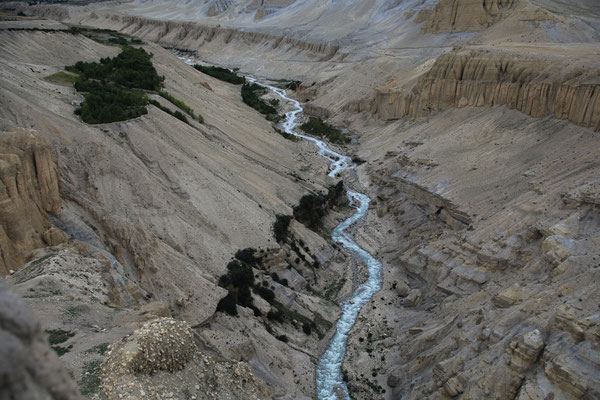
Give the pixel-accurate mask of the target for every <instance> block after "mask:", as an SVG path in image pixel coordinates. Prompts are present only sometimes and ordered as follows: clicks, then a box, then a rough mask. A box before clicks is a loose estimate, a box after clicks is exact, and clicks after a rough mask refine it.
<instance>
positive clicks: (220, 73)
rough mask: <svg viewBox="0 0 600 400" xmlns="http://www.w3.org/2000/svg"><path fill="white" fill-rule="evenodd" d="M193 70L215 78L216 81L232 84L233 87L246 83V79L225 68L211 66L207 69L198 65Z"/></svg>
mask: <svg viewBox="0 0 600 400" xmlns="http://www.w3.org/2000/svg"><path fill="white" fill-rule="evenodd" d="M194 68H196V69H197V70H198V71H200V72H202V73H204V74H206V75H210V76H212V77H213V78H217V79H219V80H222V81H225V82H229V83H233V84H234V85H242V84H244V83H246V78H244V77H243V76H240V75H238V74H236V73H235V72H233V71H231V70H229V69H227V68H221V67H212V66H211V67H209V66H204V65H198V64H196V65H194Z"/></svg>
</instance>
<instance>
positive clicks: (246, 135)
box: [0, 21, 351, 398]
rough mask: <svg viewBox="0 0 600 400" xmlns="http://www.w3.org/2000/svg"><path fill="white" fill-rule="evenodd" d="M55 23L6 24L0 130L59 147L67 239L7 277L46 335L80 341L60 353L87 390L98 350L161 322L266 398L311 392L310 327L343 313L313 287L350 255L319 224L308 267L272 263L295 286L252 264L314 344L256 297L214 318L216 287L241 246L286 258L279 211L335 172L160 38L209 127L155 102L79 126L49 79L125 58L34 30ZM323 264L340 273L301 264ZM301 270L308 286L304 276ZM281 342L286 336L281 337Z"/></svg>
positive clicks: (60, 87)
mask: <svg viewBox="0 0 600 400" xmlns="http://www.w3.org/2000/svg"><path fill="white" fill-rule="evenodd" d="M46 23H47V22H45V21H31V22H29V24H30V25H29V26H28V27H27V30H8V29H7V28H8V27H10V26H11V25H10V24H9V23H6V25H5V27H6V29H1V30H0V35H1V37H2V40H1V41H0V42H1V43H2V45H1V47H2V48H1V51H0V54H1V55H2V56H1V57H0V64H1V68H0V71H1V72H0V79H1V82H2V83H1V85H0V87H1V88H2V89H1V90H0V104H1V111H0V126H1V127H2V128H3V129H6V130H11V129H14V127H16V126H27V127H29V128H32V129H35V130H36V131H37V132H39V136H40V137H41V138H43V139H44V140H45V141H46V142H47V143H49V145H50V146H51V147H52V149H53V151H52V158H53V159H54V161H55V163H56V168H57V177H58V182H59V183H60V196H61V201H62V208H60V210H59V209H57V208H52V209H51V210H48V211H50V212H51V216H50V217H51V222H52V224H54V225H55V226H56V227H57V228H58V229H60V230H61V231H62V232H63V235H65V237H66V238H68V241H67V242H66V243H63V244H61V245H59V246H51V247H49V248H47V249H38V250H34V251H33V252H30V253H29V254H27V255H26V256H25V260H26V261H29V262H28V263H26V264H25V265H23V266H22V267H21V268H16V267H15V269H17V271H16V273H15V274H13V275H12V276H11V277H10V280H11V283H13V284H14V285H15V286H16V287H17V288H18V289H19V292H20V293H21V294H22V295H24V296H26V297H27V301H28V302H30V304H32V305H33V306H34V307H35V308H36V309H37V310H39V312H40V314H41V317H42V323H43V326H44V327H45V328H46V329H52V330H57V329H62V330H67V331H69V332H74V333H75V336H74V337H73V338H72V339H69V341H68V343H67V344H66V345H65V346H66V348H67V352H66V354H64V355H63V360H65V361H66V362H68V363H69V365H70V366H71V367H72V368H73V369H74V370H75V371H77V374H76V376H77V377H79V376H81V381H82V382H85V379H84V377H85V371H86V370H87V369H89V366H90V365H96V364H94V363H97V362H98V361H99V360H98V355H97V352H96V350H94V348H96V346H100V348H101V346H102V345H106V342H112V341H116V340H117V339H118V338H120V337H122V336H123V335H125V334H128V333H130V332H131V331H132V330H134V329H135V328H136V327H137V326H138V325H139V323H140V322H143V321H145V320H147V319H149V318H153V317H154V316H156V315H159V316H168V315H172V316H174V317H176V318H178V319H185V320H186V321H188V323H190V324H191V325H194V326H197V327H198V326H199V327H201V328H202V329H201V330H204V331H205V332H203V339H202V342H203V343H205V345H206V346H207V348H208V349H209V350H208V351H210V352H212V353H211V354H213V355H217V356H219V357H225V358H226V359H236V360H241V359H243V360H245V361H248V362H251V367H252V368H253V369H254V370H255V372H256V371H258V376H259V377H260V378H261V379H263V380H266V381H267V383H268V384H269V390H274V391H275V392H277V393H279V395H281V396H289V397H291V398H306V397H307V396H308V394H309V393H312V390H313V389H312V386H313V385H314V383H313V382H312V368H313V365H314V362H315V361H314V360H315V356H314V355H313V353H316V352H317V349H318V345H319V336H318V335H317V333H316V331H317V330H318V332H319V334H322V335H324V334H325V333H326V331H327V329H328V326H329V325H330V324H331V322H332V321H333V320H334V319H335V317H336V309H337V307H336V306H335V304H334V303H333V302H332V301H331V300H323V299H321V298H320V297H318V296H316V295H315V294H311V293H309V292H307V289H306V287H307V286H308V285H307V279H309V280H310V281H311V282H313V283H314V287H315V288H318V289H319V290H321V289H322V287H324V286H326V285H328V284H329V281H330V280H331V279H334V280H335V279H336V278H339V276H340V273H345V270H346V267H344V260H345V258H344V256H343V255H341V254H338V253H337V252H335V251H333V250H332V249H331V245H330V243H328V242H327V241H326V240H325V239H323V238H321V237H320V236H318V235H316V234H314V233H312V231H309V232H305V231H306V228H302V227H298V228H290V231H293V232H296V231H298V232H300V233H299V235H300V236H299V237H301V238H303V241H302V243H303V245H302V246H303V250H300V249H299V247H298V245H296V244H294V246H295V248H296V250H295V251H296V252H298V254H301V255H302V257H303V258H302V261H300V259H299V255H296V253H295V252H294V251H293V250H291V249H290V248H289V246H288V247H286V249H288V251H289V252H290V255H289V256H288V255H285V254H284V255H283V256H281V257H280V258H277V259H276V262H275V263H274V264H273V266H274V267H275V266H276V267H277V268H281V270H280V271H279V274H281V276H282V277H286V279H289V282H290V283H289V285H290V287H286V286H283V285H282V284H280V283H278V282H275V281H273V280H272V279H271V278H269V277H265V278H262V277H263V276H264V275H268V272H267V271H261V272H259V271H256V274H257V277H258V276H260V277H261V281H260V282H262V279H265V281H266V280H267V279H269V282H271V285H272V287H273V288H275V290H274V292H275V296H276V297H275V298H276V299H277V301H278V303H279V304H281V306H280V307H283V308H284V309H287V307H292V308H293V309H294V311H293V313H292V311H289V312H290V313H291V315H295V317H294V318H301V317H302V318H305V319H309V318H310V320H313V319H317V318H321V319H320V320H318V322H319V325H315V328H314V329H315V330H314V331H313V334H312V335H307V334H305V333H303V332H302V324H300V325H299V326H298V325H297V324H296V325H295V326H294V325H292V324H291V323H286V324H284V323H283V322H281V323H279V322H276V323H272V324H273V325H274V326H272V327H271V326H270V325H269V324H267V323H265V321H267V319H266V314H267V313H268V312H269V311H270V307H271V305H270V304H268V303H266V302H265V301H264V300H262V303H260V301H261V299H260V298H259V297H258V296H256V297H257V300H256V302H257V303H260V304H261V309H262V310H264V314H262V317H257V316H255V315H254V314H253V313H252V311H251V310H249V309H245V308H244V309H243V310H241V311H240V315H241V316H240V317H239V318H234V317H230V316H228V315H226V314H223V313H217V314H215V309H216V306H217V303H218V302H219V300H220V299H221V298H223V297H224V296H225V295H226V294H227V292H226V290H225V289H223V288H221V287H220V286H218V281H219V277H220V276H221V275H223V274H224V273H225V272H226V271H227V268H226V264H227V262H228V261H229V260H230V259H231V257H232V256H233V254H235V253H236V251H238V250H240V249H243V248H247V247H253V248H262V249H263V251H264V249H266V248H270V249H275V250H277V249H280V245H279V244H277V243H276V242H275V240H274V239H273V232H272V224H273V222H274V220H275V214H291V212H292V210H291V206H293V205H295V204H297V202H298V200H299V199H300V197H301V196H302V195H304V194H306V193H309V192H316V191H321V190H322V189H323V188H324V187H325V186H326V185H327V184H329V182H328V181H327V180H326V179H327V178H326V174H325V171H326V168H327V166H326V165H325V163H324V162H322V161H321V160H320V159H318V158H317V157H316V156H315V155H314V150H313V149H312V147H310V146H309V145H308V144H303V143H295V142H291V141H289V140H286V139H284V138H283V137H281V136H280V135H278V134H277V133H276V132H275V130H273V127H272V126H271V124H270V123H269V122H268V121H266V120H265V118H264V116H262V115H260V114H258V113H257V112H256V111H254V110H253V109H251V108H250V107H248V106H247V105H245V104H243V102H242V101H241V96H240V87H239V86H234V85H230V84H225V83H223V82H220V81H217V80H215V79H213V78H210V77H208V76H206V75H204V74H201V73H200V72H198V71H196V70H195V69H193V68H191V67H190V66H188V65H186V64H185V63H184V62H183V61H181V60H179V59H177V57H176V56H175V55H173V54H172V53H171V52H169V51H166V50H164V49H162V48H161V47H159V46H157V45H154V44H147V45H146V46H145V48H146V49H147V50H148V51H150V52H152V53H153V57H152V62H153V64H154V65H155V67H156V68H157V70H158V73H159V75H164V76H165V77H166V79H165V89H166V90H167V91H168V92H169V93H171V94H172V95H173V96H175V97H177V98H179V99H182V100H183V101H184V102H185V103H186V104H188V105H190V106H191V107H192V108H193V109H194V110H196V112H200V113H201V114H203V116H204V118H205V122H204V124H200V123H198V122H197V121H191V122H190V123H189V124H185V123H183V122H181V121H180V120H178V119H176V118H173V117H172V116H170V115H168V114H166V113H164V112H163V111H161V110H159V109H158V108H155V107H154V106H149V112H148V114H147V115H144V116H142V117H139V118H135V119H132V120H128V121H124V122H118V123H112V124H100V125H87V124H83V123H82V122H81V121H80V120H79V118H78V117H77V116H76V115H75V114H74V110H75V106H73V105H72V104H71V102H72V101H73V100H79V99H81V95H80V94H79V93H77V92H76V91H75V90H74V88H73V87H72V85H69V84H65V83H57V82H55V81H52V80H49V79H47V77H48V76H50V75H52V74H53V73H55V72H57V71H60V70H62V68H63V67H64V66H65V65H71V64H73V63H75V62H76V61H78V60H82V59H83V60H86V61H97V60H98V59H100V58H101V57H106V56H114V55H116V54H117V53H118V52H119V51H120V50H119V48H118V47H111V46H106V45H104V44H100V43H97V42H95V41H92V40H90V39H88V38H86V37H84V36H82V35H72V34H69V33H66V32H61V31H51V32H44V31H40V30H36V29H39V28H40V26H41V24H46ZM54 26H56V27H57V28H61V29H64V27H61V26H58V25H54ZM21 27H22V26H21ZM152 96H155V95H152ZM155 99H156V100H157V101H159V102H162V103H163V104H164V105H166V106H167V105H168V107H170V108H173V107H174V106H173V105H172V104H170V103H166V101H165V100H164V99H162V98H160V97H158V96H155ZM41 161H42V159H40V167H42V164H41ZM46 218H47V217H46ZM52 244H53V245H55V244H56V243H52ZM37 246H45V243H42V242H36V243H35V245H34V246H33V247H37ZM309 246H310V251H309V250H308V249H309ZM304 248H305V249H306V250H304ZM309 252H310V254H312V256H311V255H309ZM317 255H319V260H320V261H321V262H323V265H325V264H326V263H327V265H330V264H331V265H332V268H331V269H327V270H325V269H324V270H323V271H322V272H320V271H314V270H312V269H311V268H308V267H303V265H305V264H306V265H309V264H308V263H309V261H310V263H311V264H313V263H315V259H313V258H312V257H316V256H317ZM288 257H289V260H288ZM295 259H297V261H294V260H295ZM330 260H332V261H331V262H330ZM265 265H270V264H268V263H267V264H265ZM274 267H273V268H274ZM302 268H306V271H303V273H304V274H305V275H306V276H307V277H308V278H303V277H302V275H301V274H299V273H298V269H299V270H301V271H302ZM273 271H275V270H273ZM259 274H260V275H259ZM309 274H310V275H309ZM317 279H318V282H317ZM286 282H287V281H286ZM346 290H351V288H348V289H346ZM265 303H266V305H265ZM294 313H300V314H294ZM297 315H300V316H297ZM286 321H287V319H286ZM242 327H246V328H245V329H242ZM249 334H251V337H252V339H250V338H249ZM281 335H288V336H286V337H289V342H286V343H284V342H282V341H280V340H278V339H277V338H276V336H281ZM232 341H236V342H237V345H236V346H230V345H229V344H230V343H231V342H232ZM61 346H62V345H61ZM69 346H72V347H69ZM69 349H70V350H69ZM273 349H277V350H276V351H274V350H273ZM297 349H299V350H297ZM90 363H92V364H90ZM281 365H285V368H279V367H278V366H281ZM293 371H296V372H293ZM79 373H81V375H79ZM98 374H99V371H98V370H97V369H94V371H92V372H90V375H91V376H97V375H98ZM78 380H80V379H79V378H78Z"/></svg>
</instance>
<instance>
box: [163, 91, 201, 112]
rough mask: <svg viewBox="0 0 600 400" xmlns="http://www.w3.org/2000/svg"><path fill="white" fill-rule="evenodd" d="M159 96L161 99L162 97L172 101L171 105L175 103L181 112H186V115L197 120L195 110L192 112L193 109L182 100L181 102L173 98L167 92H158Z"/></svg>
mask: <svg viewBox="0 0 600 400" xmlns="http://www.w3.org/2000/svg"><path fill="white" fill-rule="evenodd" d="M158 95H159V96H160V97H162V98H164V99H166V100H168V101H170V102H171V103H173V104H174V105H176V106H177V107H178V108H180V109H181V110H183V111H185V113H186V114H188V115H189V116H190V117H192V118H196V117H195V116H194V110H192V108H191V107H190V106H188V105H187V104H185V103H184V102H183V101H182V100H179V99H177V98H175V97H174V96H172V95H171V94H170V93H169V92H167V91H166V90H159V91H158Z"/></svg>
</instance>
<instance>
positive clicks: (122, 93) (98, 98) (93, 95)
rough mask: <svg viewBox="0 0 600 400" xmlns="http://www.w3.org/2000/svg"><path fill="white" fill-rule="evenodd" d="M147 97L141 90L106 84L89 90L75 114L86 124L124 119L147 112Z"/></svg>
mask: <svg viewBox="0 0 600 400" xmlns="http://www.w3.org/2000/svg"><path fill="white" fill-rule="evenodd" d="M146 104H148V97H146V96H145V95H144V94H143V93H141V92H136V91H132V90H123V89H120V88H118V87H115V86H111V85H107V86H105V87H103V88H102V89H101V90H93V91H90V92H89V93H88V94H87V95H86V96H85V101H84V102H83V104H82V105H81V108H78V109H77V110H75V113H76V114H79V115H80V116H81V119H82V120H83V121H84V122H86V123H88V124H101V123H109V122H117V121H125V120H128V119H131V118H136V117H139V116H140V115H145V114H147V113H148V110H146V107H145V106H146Z"/></svg>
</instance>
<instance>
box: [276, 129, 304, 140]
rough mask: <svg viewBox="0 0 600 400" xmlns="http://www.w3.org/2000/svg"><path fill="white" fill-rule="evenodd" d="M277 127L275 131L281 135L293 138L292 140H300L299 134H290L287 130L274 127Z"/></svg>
mask: <svg viewBox="0 0 600 400" xmlns="http://www.w3.org/2000/svg"><path fill="white" fill-rule="evenodd" d="M273 129H275V132H277V133H279V134H280V135H281V136H283V137H284V138H285V139H287V140H291V141H292V142H299V141H300V138H299V137H298V136H295V135H292V134H289V133H287V132H284V131H282V130H281V129H277V128H273Z"/></svg>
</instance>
